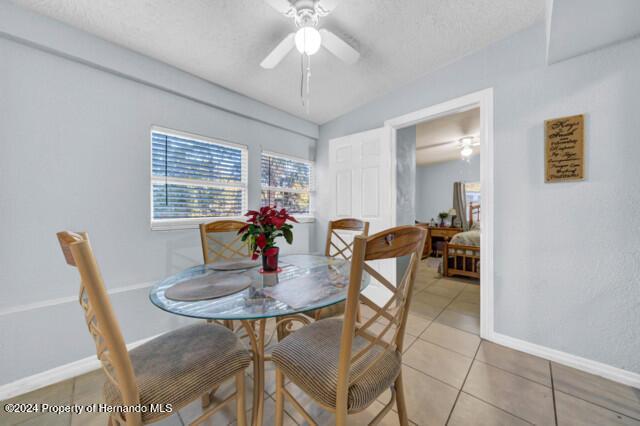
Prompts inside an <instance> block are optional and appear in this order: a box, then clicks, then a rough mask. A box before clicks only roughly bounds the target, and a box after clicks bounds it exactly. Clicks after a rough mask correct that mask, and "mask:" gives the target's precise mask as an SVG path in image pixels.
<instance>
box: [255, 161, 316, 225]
mask: <svg viewBox="0 0 640 426" xmlns="http://www.w3.org/2000/svg"><path fill="white" fill-rule="evenodd" d="M261 183H262V201H261V204H262V205H263V206H265V205H272V206H273V205H276V206H277V207H278V208H282V207H284V208H286V209H287V210H288V211H289V213H291V214H297V215H302V216H311V215H312V214H313V205H312V204H313V203H312V201H313V200H312V188H313V162H311V161H308V160H302V159H299V158H294V157H289V156H285V155H282V154H275V153H272V152H263V153H262V172H261Z"/></svg>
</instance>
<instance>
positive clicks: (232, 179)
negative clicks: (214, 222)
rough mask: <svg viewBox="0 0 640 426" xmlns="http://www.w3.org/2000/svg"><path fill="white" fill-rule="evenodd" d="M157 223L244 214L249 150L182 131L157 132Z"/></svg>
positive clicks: (153, 140)
mask: <svg viewBox="0 0 640 426" xmlns="http://www.w3.org/2000/svg"><path fill="white" fill-rule="evenodd" d="M151 157H152V158H151V163H152V173H151V200H152V222H154V221H156V222H158V221H163V220H164V221H166V220H177V219H192V218H204V217H233V216H241V215H242V214H243V213H244V210H246V200H247V148H246V147H244V146H242V145H235V144H231V143H228V142H222V141H216V140H214V139H208V138H204V137H202V136H195V135H189V134H186V133H182V132H173V131H171V132H170V131H164V130H158V129H154V130H152V132H151Z"/></svg>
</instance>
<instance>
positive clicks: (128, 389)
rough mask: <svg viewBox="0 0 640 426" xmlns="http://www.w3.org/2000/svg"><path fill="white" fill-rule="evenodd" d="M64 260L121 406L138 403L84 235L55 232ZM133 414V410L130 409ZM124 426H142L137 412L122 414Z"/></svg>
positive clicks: (123, 349) (128, 362)
mask: <svg viewBox="0 0 640 426" xmlns="http://www.w3.org/2000/svg"><path fill="white" fill-rule="evenodd" d="M57 235H58V241H59V242H60V247H61V248H62V253H63V254H64V257H65V260H66V262H67V263H68V264H69V265H72V266H75V267H76V268H77V269H78V272H79V273H80V280H81V281H80V294H79V302H80V306H82V309H83V310H84V316H85V322H86V324H87V328H88V329H89V333H90V334H91V337H92V338H93V340H94V343H95V346H96V354H97V356H98V359H99V360H100V363H101V364H102V368H103V370H104V372H105V374H106V375H107V378H108V379H109V380H110V381H111V382H112V383H113V384H114V385H115V386H116V388H117V389H118V391H119V392H120V397H121V399H122V402H123V404H124V405H127V406H134V405H137V404H139V403H140V394H139V390H138V386H137V383H136V378H135V373H134V371H133V366H132V364H131V359H130V358H129V352H128V351H127V346H126V344H125V341H124V338H123V337H122V332H121V331H120V327H119V325H118V322H117V320H116V317H115V314H114V312H113V308H112V307H111V302H110V300H109V295H108V294H107V291H106V289H105V287H104V281H103V280H102V275H101V274H100V269H99V268H98V264H97V262H96V259H95V257H94V255H93V250H92V249H91V244H90V243H89V237H88V235H87V234H86V233H73V232H69V231H62V232H58V234H57ZM132 411H135V410H132ZM123 416H124V418H125V419H126V421H127V424H134V425H139V424H142V418H141V415H140V413H126V414H124V415H123Z"/></svg>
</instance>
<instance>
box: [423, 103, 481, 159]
mask: <svg viewBox="0 0 640 426" xmlns="http://www.w3.org/2000/svg"><path fill="white" fill-rule="evenodd" d="M479 134H480V108H474V109H470V110H468V111H464V112H459V113H455V114H450V115H447V116H444V117H441V118H437V119H435V120H431V121H427V122H424V123H420V124H417V125H416V163H417V164H418V165H424V164H431V163H440V162H442V161H451V160H460V159H461V157H460V147H459V146H458V144H457V143H450V144H446V145H441V144H443V143H446V142H449V141H454V142H457V141H459V140H460V138H463V137H465V136H473V137H475V138H476V140H477V139H478V136H479ZM434 145H436V146H434ZM473 151H474V153H473V155H477V154H479V153H480V147H479V146H478V147H474V148H473Z"/></svg>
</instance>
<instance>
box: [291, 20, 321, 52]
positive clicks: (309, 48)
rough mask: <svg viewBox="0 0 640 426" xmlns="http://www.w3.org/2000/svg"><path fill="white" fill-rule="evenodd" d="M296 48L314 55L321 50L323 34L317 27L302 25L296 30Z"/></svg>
mask: <svg viewBox="0 0 640 426" xmlns="http://www.w3.org/2000/svg"><path fill="white" fill-rule="evenodd" d="M295 42H296V49H298V52H300V53H303V54H305V55H308V56H311V55H314V54H316V53H317V52H318V50H320V44H322V36H321V35H320V32H319V31H318V30H317V29H316V28H315V27H310V26H307V27H302V28H300V29H299V30H298V31H297V32H296V36H295Z"/></svg>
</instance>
